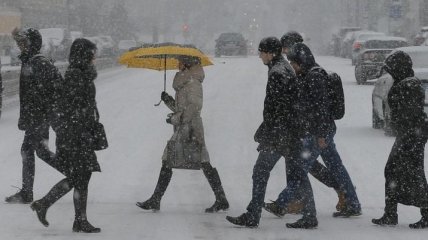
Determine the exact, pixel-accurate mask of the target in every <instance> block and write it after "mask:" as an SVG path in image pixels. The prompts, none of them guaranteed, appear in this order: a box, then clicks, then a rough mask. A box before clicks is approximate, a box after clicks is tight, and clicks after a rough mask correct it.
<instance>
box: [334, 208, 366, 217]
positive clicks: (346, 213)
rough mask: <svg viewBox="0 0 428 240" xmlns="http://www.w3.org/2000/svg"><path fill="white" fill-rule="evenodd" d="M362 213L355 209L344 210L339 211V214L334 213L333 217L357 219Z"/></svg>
mask: <svg viewBox="0 0 428 240" xmlns="http://www.w3.org/2000/svg"><path fill="white" fill-rule="evenodd" d="M361 214H362V213H361V209H358V210H355V209H344V210H342V211H338V212H334V213H333V217H345V218H347V217H356V216H360V215H361Z"/></svg>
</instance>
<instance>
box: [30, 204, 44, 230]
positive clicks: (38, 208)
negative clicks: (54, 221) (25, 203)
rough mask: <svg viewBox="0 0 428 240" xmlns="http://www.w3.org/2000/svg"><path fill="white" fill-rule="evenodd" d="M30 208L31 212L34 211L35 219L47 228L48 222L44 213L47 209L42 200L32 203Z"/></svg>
mask: <svg viewBox="0 0 428 240" xmlns="http://www.w3.org/2000/svg"><path fill="white" fill-rule="evenodd" d="M30 207H31V209H32V210H33V211H36V214H37V218H38V219H39V221H40V222H41V223H42V224H43V226H45V227H48V226H49V222H48V221H47V220H46V213H47V211H48V208H49V207H48V206H47V205H45V204H44V203H43V201H42V200H37V201H34V202H33V203H32V204H31V205H30Z"/></svg>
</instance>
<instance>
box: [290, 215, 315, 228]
mask: <svg viewBox="0 0 428 240" xmlns="http://www.w3.org/2000/svg"><path fill="white" fill-rule="evenodd" d="M285 226H286V227H288V228H303V229H313V228H316V227H318V220H317V218H316V217H303V218H301V219H299V220H297V222H294V223H286V224H285Z"/></svg>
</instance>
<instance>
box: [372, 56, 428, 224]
mask: <svg viewBox="0 0 428 240" xmlns="http://www.w3.org/2000/svg"><path fill="white" fill-rule="evenodd" d="M384 69H385V71H386V72H387V73H389V74H390V75H391V76H392V78H393V79H394V83H393V85H392V87H391V89H390V90H389V93H388V104H389V107H390V109H391V126H392V128H393V129H394V130H395V131H396V132H397V137H396V139H395V142H394V145H393V147H392V150H391V153H390V154H389V157H388V161H387V163H386V166H385V209H384V211H385V212H384V215H383V216H382V217H381V218H379V219H373V220H372V222H373V223H374V224H378V225H396V224H398V215H397V205H398V204H399V203H401V204H404V205H411V206H415V207H419V208H420V211H421V215H422V218H421V220H420V221H419V222H417V223H414V224H410V225H409V227H410V228H427V227H428V185H427V180H426V177H425V172H424V149H425V143H426V142H427V136H426V134H425V133H423V130H424V124H425V119H426V114H425V112H424V101H425V91H424V89H423V87H422V84H421V81H420V80H419V79H418V78H416V77H415V76H414V72H413V69H412V60H411V58H410V56H409V55H408V54H406V53H404V52H402V51H397V52H394V53H393V54H391V55H390V56H388V57H387V58H386V59H385V65H384Z"/></svg>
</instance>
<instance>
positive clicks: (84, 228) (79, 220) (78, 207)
mask: <svg viewBox="0 0 428 240" xmlns="http://www.w3.org/2000/svg"><path fill="white" fill-rule="evenodd" d="M73 202H74V211H75V218H74V223H73V232H85V233H99V232H101V229H100V228H97V227H94V226H92V225H91V224H90V223H89V222H88V218H87V215H86V207H87V204H88V189H87V188H85V189H76V188H75V189H74V195H73Z"/></svg>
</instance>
